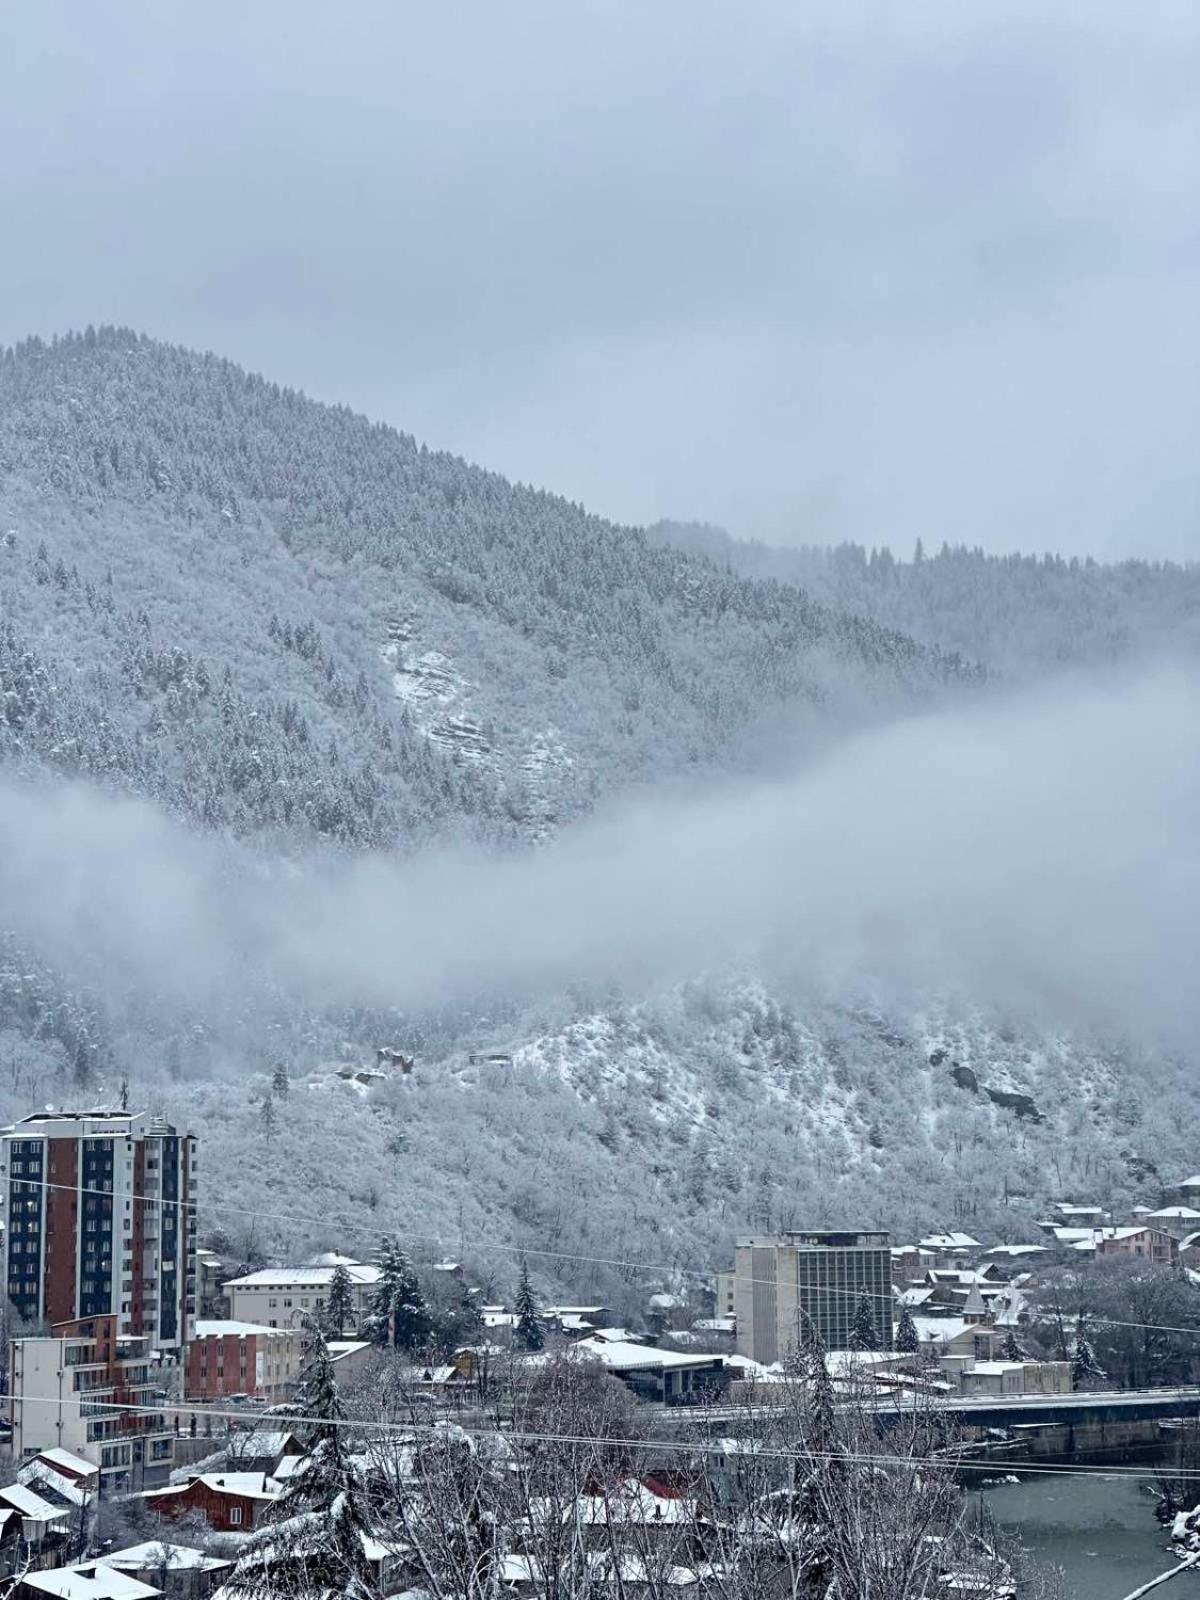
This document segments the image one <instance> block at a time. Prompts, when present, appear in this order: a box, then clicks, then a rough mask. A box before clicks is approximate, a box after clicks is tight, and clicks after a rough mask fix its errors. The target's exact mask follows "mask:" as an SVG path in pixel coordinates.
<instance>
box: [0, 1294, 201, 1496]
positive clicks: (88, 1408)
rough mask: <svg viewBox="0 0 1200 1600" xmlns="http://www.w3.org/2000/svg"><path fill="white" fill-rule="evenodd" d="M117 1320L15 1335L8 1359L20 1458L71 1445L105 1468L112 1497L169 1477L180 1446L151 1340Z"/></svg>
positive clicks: (104, 1487) (104, 1483) (104, 1485)
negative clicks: (160, 1390) (162, 1407)
mask: <svg viewBox="0 0 1200 1600" xmlns="http://www.w3.org/2000/svg"><path fill="white" fill-rule="evenodd" d="M117 1322H118V1318H117V1317H116V1316H115V1315H112V1314H110V1315H108V1316H101V1317H84V1318H77V1319H75V1320H73V1321H70V1322H64V1323H59V1324H58V1325H56V1326H55V1327H54V1328H53V1330H52V1331H51V1334H50V1335H49V1336H48V1337H47V1336H39V1337H34V1338H29V1339H14V1340H13V1342H12V1344H11V1345H10V1346H9V1358H8V1393H9V1403H10V1406H11V1412H12V1430H13V1431H12V1449H13V1457H14V1459H15V1460H16V1461H17V1462H21V1461H28V1460H30V1459H32V1458H33V1457H34V1456H37V1455H40V1454H41V1453H42V1452H43V1451H45V1450H50V1449H56V1448H57V1449H59V1450H66V1451H69V1452H70V1453H71V1454H72V1455H75V1456H79V1457H81V1458H82V1459H83V1460H84V1461H87V1462H90V1463H91V1464H92V1465H93V1466H95V1467H99V1469H100V1481H101V1495H102V1497H104V1498H106V1497H107V1496H108V1495H109V1494H110V1493H117V1492H122V1491H126V1490H131V1489H140V1488H142V1487H143V1485H149V1484H155V1483H165V1482H166V1480H167V1477H168V1474H169V1472H170V1469H171V1465H172V1457H173V1449H174V1445H173V1438H172V1434H171V1431H170V1429H169V1428H168V1427H167V1422H166V1418H165V1417H164V1416H163V1415H162V1413H161V1412H160V1411H159V1410H157V1408H156V1405H155V1400H154V1395H155V1388H156V1383H157V1381H158V1379H157V1377H156V1375H155V1372H154V1368H153V1367H152V1366H151V1363H150V1360H149V1355H148V1350H147V1344H148V1341H147V1340H146V1338H145V1337H130V1336H127V1335H122V1334H120V1333H119V1332H118V1329H117Z"/></svg>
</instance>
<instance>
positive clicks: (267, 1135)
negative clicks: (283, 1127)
mask: <svg viewBox="0 0 1200 1600" xmlns="http://www.w3.org/2000/svg"><path fill="white" fill-rule="evenodd" d="M259 1120H260V1122H261V1123H262V1131H263V1138H264V1139H265V1140H266V1141H267V1143H268V1144H270V1142H271V1140H272V1139H273V1138H274V1137H275V1102H274V1100H272V1098H271V1096H270V1095H269V1094H268V1095H267V1096H266V1097H265V1098H264V1100H263V1103H262V1110H261V1111H260V1112H259Z"/></svg>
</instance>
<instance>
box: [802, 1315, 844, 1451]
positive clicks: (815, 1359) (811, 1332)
mask: <svg viewBox="0 0 1200 1600" xmlns="http://www.w3.org/2000/svg"><path fill="white" fill-rule="evenodd" d="M804 1335H805V1338H804V1349H805V1353H806V1355H807V1358H808V1391H809V1392H808V1405H809V1439H808V1444H809V1447H810V1449H811V1451H812V1453H813V1455H814V1456H817V1457H827V1456H829V1455H830V1454H831V1453H832V1452H833V1451H834V1449H835V1448H836V1445H837V1406H836V1404H835V1401H834V1394H833V1381H832V1379H831V1378H830V1376H829V1363H828V1361H827V1360H826V1359H825V1341H824V1339H822V1337H821V1333H820V1330H819V1329H818V1328H817V1326H816V1324H815V1323H814V1322H812V1321H811V1320H806V1323H805V1328H804Z"/></svg>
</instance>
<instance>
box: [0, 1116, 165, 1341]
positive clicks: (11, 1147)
mask: <svg viewBox="0 0 1200 1600" xmlns="http://www.w3.org/2000/svg"><path fill="white" fill-rule="evenodd" d="M0 1183H2V1186H3V1192H4V1194H5V1197H6V1199H7V1211H8V1216H7V1222H8V1226H7V1230H6V1234H5V1240H6V1243H5V1257H6V1262H7V1269H8V1270H7V1287H8V1297H9V1299H10V1300H11V1301H12V1303H13V1305H14V1306H15V1307H16V1308H17V1310H18V1311H19V1312H20V1313H21V1315H22V1316H24V1317H27V1318H29V1319H30V1320H35V1321H40V1320H43V1319H44V1320H45V1321H47V1322H50V1323H65V1322H74V1321H77V1320H79V1319H81V1318H89V1317H103V1316H108V1315H112V1316H115V1317H116V1319H117V1320H116V1328H115V1333H116V1335H117V1336H118V1337H133V1338H145V1339H146V1340H147V1341H148V1344H147V1348H148V1349H149V1350H152V1351H159V1352H160V1353H161V1354H162V1355H164V1356H169V1357H176V1358H179V1357H180V1356H181V1355H182V1351H183V1346H184V1345H185V1344H186V1343H187V1341H188V1340H189V1339H190V1338H191V1337H192V1330H193V1326H194V1321H195V1315H196V1141H195V1139H194V1138H193V1137H192V1136H191V1135H190V1134H180V1133H177V1132H176V1130H175V1129H174V1128H172V1127H171V1126H170V1125H169V1124H168V1123H167V1122H165V1121H164V1120H163V1118H161V1117H152V1116H148V1115H147V1114H146V1113H145V1112H142V1111H139V1112H128V1111H41V1112H37V1113H36V1114H35V1115H33V1116H31V1117H26V1118H24V1120H23V1121H21V1122H18V1123H16V1124H14V1126H12V1127H11V1128H5V1129H3V1130H0Z"/></svg>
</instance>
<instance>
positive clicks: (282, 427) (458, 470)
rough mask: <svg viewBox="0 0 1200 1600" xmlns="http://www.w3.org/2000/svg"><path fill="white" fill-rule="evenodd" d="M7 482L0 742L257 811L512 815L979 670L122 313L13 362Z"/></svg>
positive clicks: (524, 825)
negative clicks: (285, 385)
mask: <svg viewBox="0 0 1200 1600" xmlns="http://www.w3.org/2000/svg"><path fill="white" fill-rule="evenodd" d="M0 497H2V498H0V517H2V519H3V522H4V525H5V530H6V531H4V534H3V537H4V545H3V564H2V565H0V595H2V597H3V598H2V601H0V607H2V611H0V614H2V616H3V635H2V636H0V680H2V682H3V684H4V691H5V695H6V701H5V703H6V706H7V712H6V717H5V724H4V726H5V737H6V740H7V742H8V745H9V747H10V751H12V750H13V747H14V746H18V747H19V749H18V750H17V751H15V752H14V753H16V754H19V756H20V757H22V758H25V759H29V758H32V759H36V760H42V761H47V762H49V763H50V764H51V765H52V766H53V767H54V768H55V769H56V770H59V771H72V770H74V771H78V772H81V773H83V774H85V775H87V776H89V777H99V778H104V779H107V780H109V781H112V782H116V783H119V784H125V785H128V786H129V787H130V788H131V789H133V790H134V791H135V792H139V793H150V794H153V795H154V796H155V798H157V799H160V800H162V801H164V802H165V803H166V804H168V805H169V806H171V807H172V808H174V809H176V810H177V811H179V812H180V813H181V814H183V815H185V816H187V817H188V818H189V819H191V820H194V821H197V822H200V823H203V824H205V825H209V826H219V827H230V828H232V829H233V830H234V831H236V832H238V833H251V832H258V831H263V830H266V831H269V832H271V833H272V834H275V835H277V836H280V835H287V834H289V833H290V834H293V835H301V836H310V837H314V836H315V837H317V838H321V839H328V840H333V841H336V842H338V843H341V844H346V845H350V846H354V845H362V844H366V845H371V846H385V847H388V848H396V847H399V848H407V847H409V846H410V845H412V844H413V843H419V842H420V841H421V840H422V839H423V838H425V837H427V836H428V835H429V834H431V833H435V832H445V831H446V830H447V829H448V828H449V829H450V830H451V831H453V830H454V829H457V830H458V831H460V832H465V833H468V834H472V835H476V836H480V837H486V838H490V839H495V840H501V841H502V840H504V839H509V838H517V837H520V836H521V835H522V834H523V833H524V834H529V833H531V832H532V833H536V832H538V831H540V830H542V829H544V827H545V826H546V825H548V824H549V825H552V824H553V823H554V822H556V821H558V820H562V819H565V818H568V817H570V816H572V815H577V814H578V813H579V812H581V811H583V810H586V809H587V808H588V807H589V806H590V805H591V804H592V803H593V802H594V800H595V799H596V798H597V797H598V796H600V795H602V794H606V793H611V792H614V791H617V790H620V789H622V788H624V787H626V786H628V785H630V784H637V783H642V782H646V781H650V780H655V779H661V778H664V777H673V776H679V775H686V774H688V773H691V772H694V771H696V770H697V769H698V768H699V769H704V768H711V767H714V766H716V767H720V766H722V765H726V766H727V765H728V764H730V763H731V762H733V761H735V760H738V759H742V758H743V757H744V754H745V752H746V751H747V749H748V748H749V746H750V732H751V730H753V729H755V728H757V727H760V726H762V725H763V724H764V723H769V721H770V718H771V714H772V712H773V711H779V710H781V709H786V710H787V711H788V712H789V713H794V711H795V709H796V708H797V707H801V708H806V709H807V710H808V711H809V712H810V713H811V714H812V715H813V717H815V718H817V719H818V720H819V719H820V718H821V717H822V715H823V713H824V711H825V710H826V709H827V708H831V709H833V710H834V711H837V710H838V709H840V708H847V709H848V708H849V707H850V706H851V705H852V704H854V705H857V706H858V707H860V708H862V707H864V706H878V705H880V704H888V703H897V704H899V703H913V702H914V701H915V700H919V699H920V698H922V697H923V696H927V695H928V694H930V693H933V692H936V691H937V690H939V689H941V688H943V687H944V686H947V685H956V684H970V683H971V682H973V681H975V680H976V679H977V678H978V672H977V669H975V668H973V667H972V666H971V665H969V664H966V663H964V662H963V661H962V660H960V659H958V658H956V657H949V656H945V655H943V654H942V653H940V652H939V651H938V650H937V649H936V647H934V648H927V647H924V646H921V645H918V644H916V643H915V642H914V641H913V640H912V639H911V638H908V637H906V636H904V635H903V634H901V633H899V632H897V631H895V630H892V629H887V628H882V627H880V626H878V625H877V624H875V623H873V622H870V621H867V620H863V619H861V618H857V617H854V616H851V615H848V614H845V613H841V612H837V611H834V610H831V609H830V608H827V607H825V606H821V605H818V604H816V603H814V602H813V601H811V600H810V599H809V598H808V596H807V595H805V594H804V593H803V592H802V591H800V590H798V589H797V588H796V587H795V586H794V585H790V584H781V583H777V582H774V581H767V582H757V581H754V580H747V579H744V578H740V577H735V576H733V575H732V574H730V573H728V572H722V571H719V570H718V569H716V568H715V567H713V566H712V565H711V564H710V563H708V562H707V561H704V560H698V559H695V558H691V557H688V556H685V555H681V554H679V553H678V552H675V551H672V550H662V549H656V548H654V547H652V546H650V545H649V544H648V543H647V542H646V540H645V538H644V537H643V535H642V534H641V533H640V532H639V531H638V530H636V529H631V528H620V527H615V526H613V525H611V524H608V523H605V522H603V521H602V520H601V519H599V518H597V517H594V516H590V515H589V514H587V513H586V512H585V511H584V510H583V509H582V508H581V507H579V506H577V505H573V504H571V503H569V502H567V501H565V500H562V499H559V498H557V497H556V496H553V495H550V494H546V493H543V492H541V491H538V490H534V489H529V488H525V487H522V486H520V485H513V484H510V483H508V482H506V481H505V480H504V479H503V478H500V477H499V476H497V475H496V474H494V473H488V472H484V471H482V470H480V469H479V468H476V467H471V466H469V465H468V464H467V463H465V462H463V461H461V460H458V459H457V458H455V457H452V456H449V455H445V454H440V453H437V452H434V451H430V450H428V449H426V448H425V447H424V446H420V445H418V444H417V443H416V442H415V441H414V440H413V439H412V438H410V437H409V436H407V435H405V434H402V433H398V432H396V431H395V430H394V429H392V428H388V427H384V426H381V425H378V424H374V423H371V422H369V421H368V420H367V419H366V418H363V417H360V416H357V415H355V414H354V413H352V412H350V411H348V410H346V409H344V408H335V407H329V406H324V405H319V404H317V403H315V402H313V401H310V400H308V399H306V398H304V397H303V396H301V395H299V394H297V393H295V392H293V391H289V390H286V389H281V388H279V387H278V386H277V385H274V384H271V383H268V382H266V381H264V380H262V379H260V378H256V377H253V376H251V375H249V374H247V373H246V372H244V371H242V370H241V369H240V368H238V367H236V366H235V365H233V364H232V363H231V362H228V361H224V360H219V359H217V358H215V357H212V356H202V355H196V354H194V353H191V352H188V351H184V350H180V349H176V348H173V347H169V346H165V345H162V344H157V343H155V342H153V341H151V340H148V339H145V338H143V337H140V336H138V335H136V334H133V333H131V332H128V331H126V330H121V329H102V330H100V331H99V332H93V331H90V330H89V332H88V333H86V334H83V335H79V336H73V337H69V338H65V339H62V340H58V341H56V342H55V343H53V344H44V343H42V342H41V341H36V340H35V341H30V342H29V343H27V344H24V345H22V346H20V347H18V348H16V349H12V350H8V351H6V352H5V353H4V355H3V357H2V358H0ZM385 652H390V654H385ZM389 664H390V666H391V667H394V668H398V669H399V673H400V681H399V682H398V683H395V684H394V683H393V676H394V674H393V672H392V671H391V670H389ZM397 690H408V691H410V692H409V693H408V695H407V698H406V697H405V695H404V694H403V693H400V694H398V693H397Z"/></svg>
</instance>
